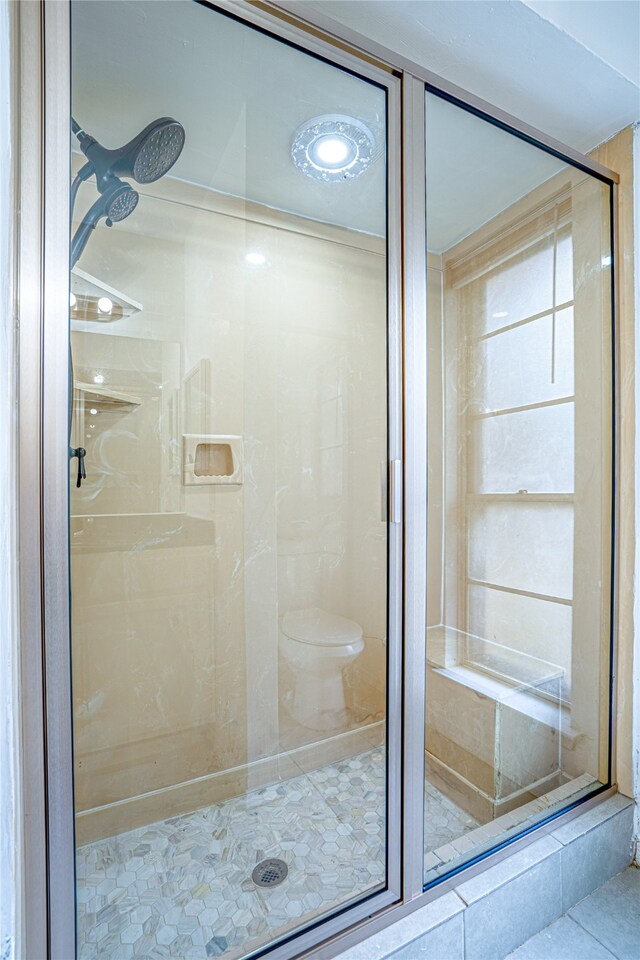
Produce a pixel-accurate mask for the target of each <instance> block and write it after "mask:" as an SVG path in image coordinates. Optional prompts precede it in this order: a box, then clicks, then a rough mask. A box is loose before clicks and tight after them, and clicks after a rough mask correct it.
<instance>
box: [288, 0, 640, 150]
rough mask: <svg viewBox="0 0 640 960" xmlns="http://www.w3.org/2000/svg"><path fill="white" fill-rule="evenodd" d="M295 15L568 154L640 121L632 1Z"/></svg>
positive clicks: (444, 5) (391, 5) (485, 1)
mask: <svg viewBox="0 0 640 960" xmlns="http://www.w3.org/2000/svg"><path fill="white" fill-rule="evenodd" d="M301 8H302V10H303V11H304V10H305V9H308V10H309V11H317V12H319V13H321V14H324V15H325V16H327V17H330V18H332V19H334V20H336V21H339V22H341V23H343V24H344V25H346V26H348V27H351V28H352V29H354V30H357V31H358V32H360V33H362V34H363V35H364V36H366V37H370V38H371V39H372V40H376V41H377V42H378V43H381V44H383V45H385V46H387V47H390V48H392V49H394V50H396V51H398V52H399V53H401V54H402V55H404V56H405V57H407V58H408V59H410V60H413V61H414V62H416V63H419V64H421V65H423V66H425V67H427V68H428V69H430V70H432V71H433V72H434V73H436V74H438V75H439V76H441V77H444V78H445V79H447V80H450V81H451V82H453V83H457V84H459V85H460V86H461V87H464V88H465V89H466V90H469V91H471V92H473V93H475V94H476V95H477V96H479V97H482V98H483V99H485V100H488V101H489V103H493V104H495V105H496V106H498V107H501V108H502V109H503V110H506V111H507V112H508V113H511V114H513V115H514V116H516V117H519V118H520V119H522V120H526V121H527V123H530V124H532V125H533V126H534V127H537V128H538V129H539V130H542V131H543V132H545V133H547V134H550V135H551V136H554V137H557V138H558V139H559V140H561V141H562V142H564V143H567V144H569V145H570V146H572V147H575V149H576V150H581V151H583V152H585V151H587V150H590V149H592V148H593V147H595V146H597V144H599V143H602V142H603V141H604V140H607V139H608V138H609V137H611V136H613V134H615V133H617V132H618V131H619V130H622V129H623V128H624V127H626V126H628V125H629V124H630V123H634V122H637V121H638V120H640V91H639V89H638V83H637V81H636V82H635V83H634V82H633V81H632V79H628V78H627V76H626V75H625V74H626V72H629V73H630V74H632V75H633V76H635V77H637V75H638V73H639V72H640V37H639V36H638V13H637V10H638V4H637V2H636V0H628V2H616V0H588V2H586V3H580V2H577V0H564V2H562V0H560V2H554V0H539V2H534V3H521V2H519V0H305V2H304V3H302V4H301ZM561 8H563V9H564V8H566V10H564V13H562V11H561ZM547 11H548V13H547ZM541 12H543V13H542V14H541ZM561 13H562V18H561ZM547 16H548V19H547ZM554 17H555V19H556V21H557V22H558V24H559V26H560V28H561V29H559V28H558V26H555V24H554V22H552V21H553V18H554ZM596 36H599V40H598V41H597V42H596V40H595V37H596ZM581 37H584V38H586V37H589V38H590V43H591V48H589V44H587V45H585V43H586V40H581ZM605 49H606V50H607V51H608V52H607V54H606V55H605V53H604V51H605ZM615 51H618V53H617V55H615V54H614V52H615ZM622 51H625V53H624V55H623V53H622ZM623 60H624V63H625V67H624V70H623V69H622V64H623Z"/></svg>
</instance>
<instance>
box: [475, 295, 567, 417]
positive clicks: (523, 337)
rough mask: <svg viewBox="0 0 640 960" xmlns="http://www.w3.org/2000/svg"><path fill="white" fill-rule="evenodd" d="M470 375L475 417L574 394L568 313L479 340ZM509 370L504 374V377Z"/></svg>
mask: <svg viewBox="0 0 640 960" xmlns="http://www.w3.org/2000/svg"><path fill="white" fill-rule="evenodd" d="M472 357H473V361H474V365H473V368H472V370H471V371H470V373H469V391H470V400H471V403H472V404H473V408H474V409H475V410H477V411H478V413H486V412H488V411H490V410H505V409H508V408H511V407H523V406H526V405H527V404H530V403H544V402H545V401H548V400H555V399H558V398H559V397H570V396H572V395H573V309H572V308H570V307H569V308H567V309H566V310H560V311H559V312H558V313H556V314H555V316H553V315H551V314H548V315H547V316H546V317H540V319H538V320H532V321H531V322H530V323H525V324H523V325H522V326H519V327H513V328H512V329H510V330H504V331H502V332H500V333H496V334H495V336H492V337H490V338H489V339H487V340H480V341H478V342H477V343H476V344H475V346H474V349H473V354H472ZM507 371H508V376H506V375H505V373H506V372H507Z"/></svg>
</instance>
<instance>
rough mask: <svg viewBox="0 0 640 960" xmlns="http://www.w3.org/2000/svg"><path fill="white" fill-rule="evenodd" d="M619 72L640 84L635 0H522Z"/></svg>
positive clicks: (639, 19)
mask: <svg viewBox="0 0 640 960" xmlns="http://www.w3.org/2000/svg"><path fill="white" fill-rule="evenodd" d="M524 3H526V5H527V6H528V7H531V9H532V10H535V12H536V13H537V14H538V15H539V16H541V17H544V18H545V20H549V22H550V23H553V24H555V25H556V27H559V28H560V29H561V30H564V31H565V33H568V34H569V36H570V37H573V38H574V39H575V40H577V41H578V43H581V44H582V45H583V46H584V47H586V48H587V50H591V51H592V53H594V54H595V55H596V57H599V58H600V60H603V61H604V62H605V63H608V64H609V66H610V67H613V69H614V70H616V71H617V72H618V73H620V74H622V76H623V77H626V78H627V80H631V82H632V83H635V85H636V86H637V87H638V86H640V3H639V2H638V0H607V2H605V3H594V0H524Z"/></svg>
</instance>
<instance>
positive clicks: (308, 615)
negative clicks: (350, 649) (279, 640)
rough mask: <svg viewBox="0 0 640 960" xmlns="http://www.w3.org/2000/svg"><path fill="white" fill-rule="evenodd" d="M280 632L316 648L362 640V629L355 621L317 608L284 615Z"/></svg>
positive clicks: (293, 611) (294, 611)
mask: <svg viewBox="0 0 640 960" xmlns="http://www.w3.org/2000/svg"><path fill="white" fill-rule="evenodd" d="M282 630H283V632H284V633H286V635H287V636H288V637H291V639H292V640H299V641H300V642H301V643H314V644H317V645H318V646H321V645H322V644H324V645H325V646H330V647H338V646H341V645H342V644H345V643H355V642H356V641H357V640H360V639H361V638H362V627H361V626H360V624H359V623H356V622H355V620H347V618H346V617H339V616H338V615H337V614H335V613H327V611H326V610H321V609H320V608H319V607H309V608H308V609H306V610H292V611H291V612H290V613H285V615H284V617H283V620H282Z"/></svg>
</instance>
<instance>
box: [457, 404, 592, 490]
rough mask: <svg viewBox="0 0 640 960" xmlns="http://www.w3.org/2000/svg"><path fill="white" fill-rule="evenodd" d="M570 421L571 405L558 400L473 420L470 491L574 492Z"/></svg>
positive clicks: (571, 416) (571, 427) (572, 440)
mask: <svg viewBox="0 0 640 960" xmlns="http://www.w3.org/2000/svg"><path fill="white" fill-rule="evenodd" d="M573 420H574V417H573V403H562V404H559V405H558V406H553V407H538V408H537V409H534V410H521V411H519V412H518V413H506V414H503V415H502V416H499V417H486V418H483V419H482V420H478V421H476V424H475V435H474V437H473V448H474V450H476V451H482V456H481V457H477V458H475V459H474V464H473V467H474V469H473V473H472V481H473V486H472V490H475V491H476V492H478V493H519V492H520V493H573V460H574V457H573V447H574V439H573V434H574V423H573ZM470 472H471V471H470Z"/></svg>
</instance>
